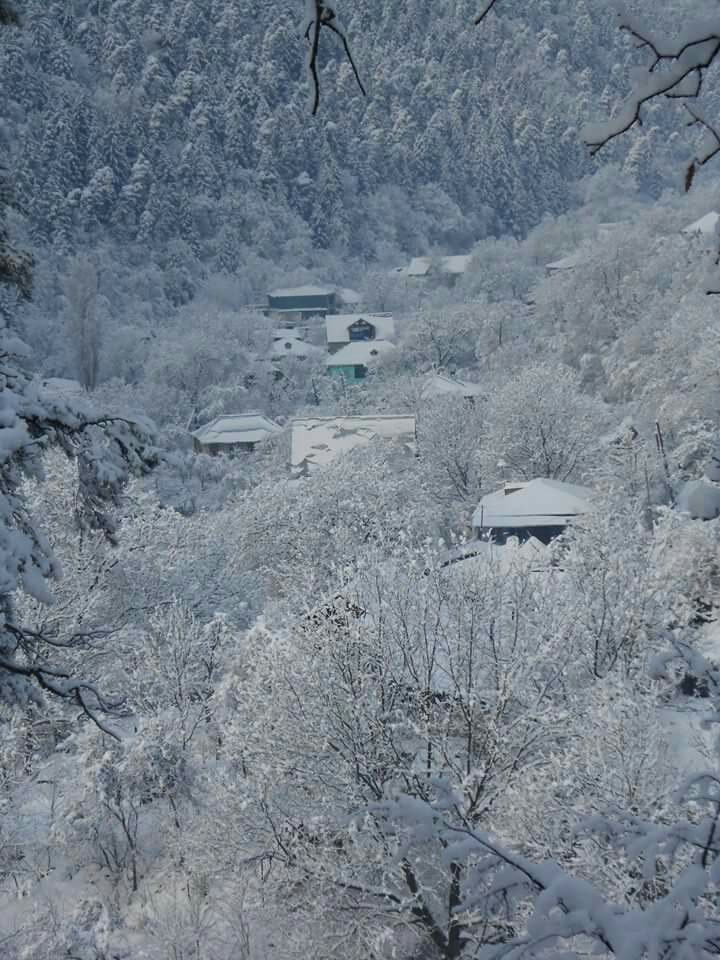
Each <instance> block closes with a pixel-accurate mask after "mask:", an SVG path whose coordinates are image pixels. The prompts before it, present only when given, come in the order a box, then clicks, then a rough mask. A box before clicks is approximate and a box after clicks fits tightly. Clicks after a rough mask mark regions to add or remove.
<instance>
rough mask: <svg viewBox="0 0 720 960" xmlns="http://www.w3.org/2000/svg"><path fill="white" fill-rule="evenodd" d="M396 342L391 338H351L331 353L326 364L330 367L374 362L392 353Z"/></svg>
mask: <svg viewBox="0 0 720 960" xmlns="http://www.w3.org/2000/svg"><path fill="white" fill-rule="evenodd" d="M393 350H395V344H394V343H390V341H389V340H351V341H350V343H346V344H345V346H344V347H340V349H339V350H338V351H337V352H336V353H331V354H330V355H329V356H328V358H327V360H326V361H325V365H326V366H328V367H352V366H355V365H356V364H368V363H372V361H373V360H376V359H377V358H378V357H380V356H382V355H383V354H387V353H392V351H393Z"/></svg>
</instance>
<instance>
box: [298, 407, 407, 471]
mask: <svg viewBox="0 0 720 960" xmlns="http://www.w3.org/2000/svg"><path fill="white" fill-rule="evenodd" d="M376 437H379V438H381V439H383V440H391V441H394V442H395V443H398V444H401V445H402V446H404V447H405V448H407V449H408V450H409V451H411V452H412V453H414V452H415V417H414V416H406V415H401V416H395V415H392V414H378V415H377V416H361V417H304V418H301V419H297V420H293V422H292V440H291V452H290V465H291V467H292V469H293V471H294V472H295V473H296V474H297V473H303V472H306V471H307V470H309V469H310V468H311V467H318V466H324V465H326V464H328V463H330V462H331V461H332V460H334V459H335V457H337V456H338V455H339V454H342V453H346V452H347V451H348V450H352V449H354V448H355V447H359V446H366V445H367V444H368V443H370V442H371V441H372V440H374V439H375V438H376Z"/></svg>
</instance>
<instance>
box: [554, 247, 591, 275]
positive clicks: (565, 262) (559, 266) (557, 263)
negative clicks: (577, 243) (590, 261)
mask: <svg viewBox="0 0 720 960" xmlns="http://www.w3.org/2000/svg"><path fill="white" fill-rule="evenodd" d="M586 260H587V253H586V251H585V250H575V251H574V252H573V253H570V254H568V255H567V257H561V259H560V260H553V262H552V263H546V264H545V269H546V270H547V271H548V272H549V273H559V272H560V271H561V270H573V269H574V268H575V267H579V266H580V264H581V263H585V261H586Z"/></svg>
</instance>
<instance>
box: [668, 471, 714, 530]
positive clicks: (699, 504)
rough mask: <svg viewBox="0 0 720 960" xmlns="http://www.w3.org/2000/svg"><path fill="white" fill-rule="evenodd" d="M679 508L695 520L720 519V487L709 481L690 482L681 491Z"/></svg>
mask: <svg viewBox="0 0 720 960" xmlns="http://www.w3.org/2000/svg"><path fill="white" fill-rule="evenodd" d="M677 506H678V510H682V511H683V513H689V514H690V516H691V517H692V518H693V519H694V520H714V519H715V518H716V517H720V486H718V485H717V484H715V483H710V481H709V480H688V482H687V483H686V484H685V485H684V486H683V488H682V490H681V491H680V495H679V497H678V502H677Z"/></svg>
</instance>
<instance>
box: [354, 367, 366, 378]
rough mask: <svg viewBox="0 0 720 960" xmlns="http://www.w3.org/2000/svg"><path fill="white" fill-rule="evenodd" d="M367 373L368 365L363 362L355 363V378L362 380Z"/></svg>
mask: <svg viewBox="0 0 720 960" xmlns="http://www.w3.org/2000/svg"><path fill="white" fill-rule="evenodd" d="M366 373H367V367H366V366H365V365H364V364H362V363H357V364H355V379H356V380H362V378H363V377H364V376H365V374H366Z"/></svg>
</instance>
